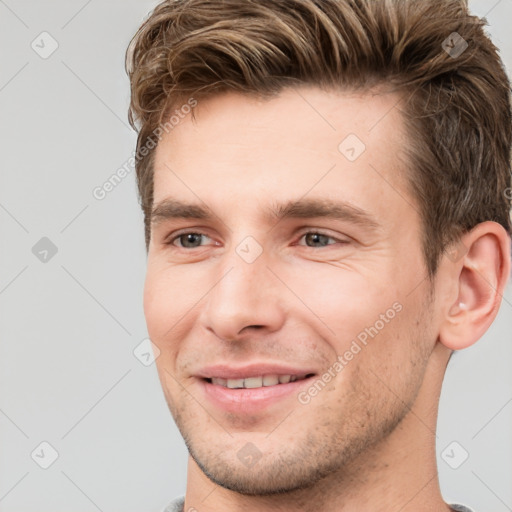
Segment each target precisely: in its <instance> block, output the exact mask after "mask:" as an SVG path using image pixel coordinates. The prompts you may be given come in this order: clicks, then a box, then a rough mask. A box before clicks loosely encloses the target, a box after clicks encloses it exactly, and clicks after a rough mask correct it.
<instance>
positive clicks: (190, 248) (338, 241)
mask: <svg viewBox="0 0 512 512" xmlns="http://www.w3.org/2000/svg"><path fill="white" fill-rule="evenodd" d="M186 235H200V236H204V237H207V238H210V237H209V236H208V235H206V234H205V233H201V232H199V231H185V232H183V233H178V234H177V235H174V236H173V237H172V238H171V239H169V241H168V242H165V245H171V246H175V247H176V248H178V249H185V250H192V249H199V248H200V247H204V246H198V247H182V246H179V245H176V244H175V243H174V242H175V241H176V240H179V239H180V238H181V237H184V236H186ZM306 235H320V236H325V237H327V238H329V239H330V240H335V241H336V242H337V243H341V244H347V243H348V241H347V240H339V239H338V238H335V237H333V236H331V235H329V234H328V233H324V232H322V231H318V230H311V231H305V232H304V233H302V234H301V235H300V238H299V240H301V239H302V238H303V237H305V236H306ZM297 245H299V244H297ZM300 245H301V246H302V247H308V248H310V249H321V248H323V247H328V246H329V245H335V244H327V245H326V246H323V247H311V246H309V245H303V244H300Z"/></svg>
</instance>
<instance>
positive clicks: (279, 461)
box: [144, 87, 510, 512]
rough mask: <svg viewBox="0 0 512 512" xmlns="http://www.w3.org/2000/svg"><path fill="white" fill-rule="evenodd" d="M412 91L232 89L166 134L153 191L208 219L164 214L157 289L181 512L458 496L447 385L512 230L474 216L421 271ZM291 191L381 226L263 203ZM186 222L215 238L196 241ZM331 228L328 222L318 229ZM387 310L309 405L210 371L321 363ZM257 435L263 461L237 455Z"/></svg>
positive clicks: (151, 302)
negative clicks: (277, 209) (411, 155)
mask: <svg viewBox="0 0 512 512" xmlns="http://www.w3.org/2000/svg"><path fill="white" fill-rule="evenodd" d="M399 99H400V98H399V97H398V96H396V95H394V94H384V93H379V92H378V91H372V92H371V93H348V92H326V91H322V90H320V89H318V88H315V87H303V88H300V89H297V90H292V89H286V90H284V91H283V92H282V93H281V94H280V95H279V96H277V97H275V98H273V99H271V100H268V101H261V100H257V99H255V98H252V97H248V96H243V95H240V94H236V93H223V94H221V95H218V96H215V97H212V98H209V99H207V100H203V101H201V102H199V104H198V106H197V107H196V110H195V117H196V120H195V121H193V120H192V117H191V116H187V117H186V118H185V119H183V120H182V121H181V122H180V124H179V125H178V126H176V127H175V128H174V129H173V130H172V131H171V132H170V133H169V134H168V135H166V136H165V137H164V138H163V139H162V140H161V141H160V142H159V145H158V147H157V150H156V155H155V157H156V158H155V175H154V185H155V189H154V190H155V192H154V205H155V206H157V205H159V204H162V202H163V201H165V200H168V199H179V200H180V201H185V202H190V203H194V204H199V205H201V206H203V207H207V208H208V209H209V211H210V212H211V213H212V215H213V217H212V218H211V219H207V220H205V219H196V218H166V219H161V218H155V222H154V223H153V224H152V230H151V243H150V247H149V253H148V268H147V278H146V285H145V292H144V308H145V315H146V320H147V325H148V331H149V334H150V337H151V339H152V341H153V342H154V343H155V345H157V346H158V348H159V350H160V356H159V357H158V359H157V361H156V363H157V368H158V372H159V376H160V380H161V383H162V387H163V391H164V394H165V397H166V400H167V402H168V404H169V407H170V410H171V412H172V414H173V416H174V418H175V421H176V423H177V425H178V427H179V429H180V431H181V433H182V435H183V437H184V439H185V441H186V443H187V446H188V448H189V451H190V453H191V457H190V459H189V465H188V478H187V490H186V501H185V510H189V509H191V507H193V508H192V510H194V509H196V510H197V511H199V512H209V511H212V512H213V511H218V510H223V511H227V512H229V511H239V510H244V511H245V512H253V511H254V512H256V511H261V510H266V511H304V512H306V511H313V510H315V511H316V510H322V511H325V512H330V511H343V512H346V511H361V510H373V511H382V512H384V511H391V510H393V511H396V510H400V511H402V512H408V511H415V512H418V511H441V510H449V508H448V506H447V505H446V504H445V503H444V501H443V499H442V496H441V494H440V490H439V485H438V479H437V468H436V457H435V428H436V419H437V406H438V400H439V394H440V390H441V384H442V380H443V376H444V371H445V368H446V364H447V362H448V359H449V356H450V354H451V352H452V350H454V349H461V348H464V347H466V346H469V345H471V344H472V343H474V342H475V341H477V340H478V339H479V338H480V337H481V335H482V334H483V333H484V332H485V330H486V329H487V328H488V327H489V325H490V324H491V323H492V321H493V319H494V318H495V316H496V313H497V311H498V308H499V304H500V298H501V295H502V293H503V289H504V286H505V284H506V281H507V279H508V276H509V272H510V261H509V256H508V254H509V249H510V239H509V237H508V235H507V233H506V232H505V230H504V229H503V228H502V227H501V226H499V225H498V224H496V223H494V222H485V223H482V224H479V225H478V226H477V227H476V228H475V229H473V230H472V231H471V232H469V233H467V234H466V235H464V237H463V239H462V242H463V243H464V246H465V248H466V250H465V251H463V252H462V253H461V256H460V257H459V258H458V259H456V261H453V260H454V258H453V257H452V258H449V257H447V255H446V254H444V255H443V256H442V258H441V261H440V266H439V270H438V272H437V274H436V277H435V279H434V281H433V282H430V281H429V280H428V279H427V277H426V275H427V273H426V267H425V263H424V260H423V253H422V250H421V242H420V236H421V224H420V215H419V212H418V207H417V205H416V201H415V200H414V198H413V197H412V196H411V194H410V193H409V191H408V187H407V181H406V179H407V172H408V171H407V162H406V161H405V160H404V158H402V157H400V155H401V154H402V151H401V148H403V147H404V144H407V139H406V137H405V135H404V130H403V122H402V118H401V114H400V112H399V111H398V109H396V108H394V106H395V105H396V104H397V102H398V101H399ZM348 134H356V135H357V137H358V138H359V139H360V140H361V141H362V142H363V143H364V144H365V146H366V149H365V151H364V152H363V153H362V154H361V155H360V156H359V157H358V158H357V159H356V160H355V161H349V160H348V159H347V158H346V157H345V156H344V155H343V154H342V153H341V152H340V151H339V150H338V145H339V144H340V142H342V141H343V140H344V139H345V137H346V136H347V135H348ZM298 199H312V200H313V199H328V200H335V201H344V202H346V203H348V204H350V205H352V206H354V207H357V208H359V209H361V210H364V211H365V212H367V214H368V215H369V216H371V218H372V219H373V220H374V221H375V222H376V223H378V226H377V227H369V226H366V225H361V224H359V223H356V222H354V221H352V220H350V219H337V218H328V217H325V218H324V217H311V218H293V217H282V218H278V219H269V218H268V215H266V214H267V212H268V211H269V208H271V207H272V206H273V205H274V204H275V203H277V202H286V201H293V200H298ZM184 232H187V233H199V234H202V235H205V236H203V237H202V236H196V237H195V238H194V237H192V240H193V243H192V244H191V245H190V244H189V245H186V244H187V240H190V239H189V238H187V237H181V238H180V237H179V235H182V234H183V233H184ZM318 232H319V233H321V234H323V235H327V236H326V237H318V236H316V237H315V235H311V234H310V235H308V236H306V233H318ZM248 236H251V237H253V239H254V240H255V241H256V242H257V244H259V246H260V248H261V251H262V252H261V254H260V255H259V256H258V257H257V258H256V259H255V260H254V261H253V262H252V263H247V262H246V261H244V259H242V257H241V256H240V253H239V252H237V246H239V244H240V243H241V242H242V241H244V239H246V237H248ZM251 243H252V244H253V245H251V248H250V251H254V250H255V247H257V246H256V245H255V244H254V243H253V242H251ZM252 254H254V252H252ZM394 304H395V306H396V305H397V304H399V306H400V308H399V309H400V311H399V312H397V313H396V315H394V317H393V318H392V319H391V320H389V319H388V320H389V321H388V322H385V324H384V327H383V328H381V329H379V330H378V333H377V334H376V335H375V336H374V337H373V338H371V339H369V341H368V343H367V345H366V346H363V347H362V349H361V350H360V351H359V352H358V353H357V354H356V355H354V357H353V358H352V359H351V360H350V361H348V362H347V364H346V365H345V366H344V367H343V369H342V370H341V371H339V372H335V377H334V378H332V380H330V382H328V383H327V384H326V385H325V387H324V388H323V389H322V390H321V391H320V392H318V393H317V394H316V395H315V396H314V397H312V398H311V400H310V401H309V402H308V403H300V401H299V400H298V396H297V393H292V394H290V395H289V396H288V395H287V396H286V397H284V398H283V399H281V400H279V401H278V402H276V403H274V404H271V405H270V406H269V407H267V408H265V409H262V410H258V411H256V412H254V411H253V412H251V413H247V412H245V411H244V410H243V409H242V408H241V409H240V411H235V412H233V411H231V412H226V411H225V410H223V409H222V408H219V407H218V406H216V405H215V403H213V402H212V401H211V400H210V399H209V398H208V397H207V396H206V395H205V393H204V389H203V388H204V386H203V382H202V381H201V379H199V378H198V377H197V373H198V371H199V370H200V369H201V368H203V367H204V366H206V365H209V364H212V363H226V364H229V365H235V366H236V365H238V366H240V365H242V364H245V363H250V362H257V363H262V362H276V363H285V364H288V365H291V366H297V367H300V368H302V367H305V366H307V367H308V368H312V369H313V370H314V373H315V374H316V376H317V378H318V377H321V376H322V375H323V374H325V373H326V372H327V371H328V369H329V368H332V366H333V363H334V362H335V361H336V360H337V357H338V356H339V355H342V354H344V353H345V352H346V351H347V350H348V349H350V346H351V343H352V341H353V340H354V339H356V337H357V335H358V334H360V333H361V332H362V331H364V330H365V328H368V327H369V326H374V325H376V321H377V320H379V318H381V315H382V314H386V311H388V310H389V309H390V308H392V307H393V305H394ZM309 386H310V384H309V385H308V386H307V387H306V388H304V389H308V388H309ZM304 389H302V388H301V390H302V391H304ZM247 443H252V445H254V446H255V447H256V449H257V453H258V454H259V456H260V458H259V460H258V461H257V463H256V464H255V465H253V466H252V467H248V466H247V465H245V464H243V463H242V462H241V460H240V458H239V457H238V456H237V455H238V453H239V451H240V450H241V449H243V448H244V446H246V444H247Z"/></svg>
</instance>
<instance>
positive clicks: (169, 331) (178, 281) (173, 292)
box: [144, 266, 204, 342]
mask: <svg viewBox="0 0 512 512" xmlns="http://www.w3.org/2000/svg"><path fill="white" fill-rule="evenodd" d="M202 295H204V292H202V290H200V289H198V286H194V283H193V282H191V281H190V279H187V274H186V273H184V272H180V271H179V270H177V269H165V268H155V266H153V267H151V266H148V271H147V274H146V280H145V283H144V316H145V318H146V324H147V328H148V333H149V335H150V338H151V339H152V340H153V341H155V342H158V341H164V340H169V339H173V338H176V336H178V335H179V332H181V331H182V330H183V328H184V326H185V325H187V323H190V321H191V318H193V316H194V315H193V309H194V305H195V304H196V303H197V302H198V301H199V299H200V298H201V296H202Z"/></svg>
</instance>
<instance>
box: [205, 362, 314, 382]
mask: <svg viewBox="0 0 512 512" xmlns="http://www.w3.org/2000/svg"><path fill="white" fill-rule="evenodd" d="M309 374H315V372H314V371H313V370H312V369H311V368H304V367H296V366H295V367H293V366H286V365H281V364H272V363H266V364H250V365H246V366H230V365H227V364H217V365H212V366H206V367H204V368H202V369H201V370H199V371H198V372H197V373H196V377H200V378H203V379H212V378H216V379H243V378H246V377H259V376H261V375H309Z"/></svg>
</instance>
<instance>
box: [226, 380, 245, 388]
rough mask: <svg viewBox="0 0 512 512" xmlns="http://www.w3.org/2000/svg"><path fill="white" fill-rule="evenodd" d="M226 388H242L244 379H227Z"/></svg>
mask: <svg viewBox="0 0 512 512" xmlns="http://www.w3.org/2000/svg"><path fill="white" fill-rule="evenodd" d="M227 385H228V388H231V389H234V388H243V387H244V379H228V381H227Z"/></svg>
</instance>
